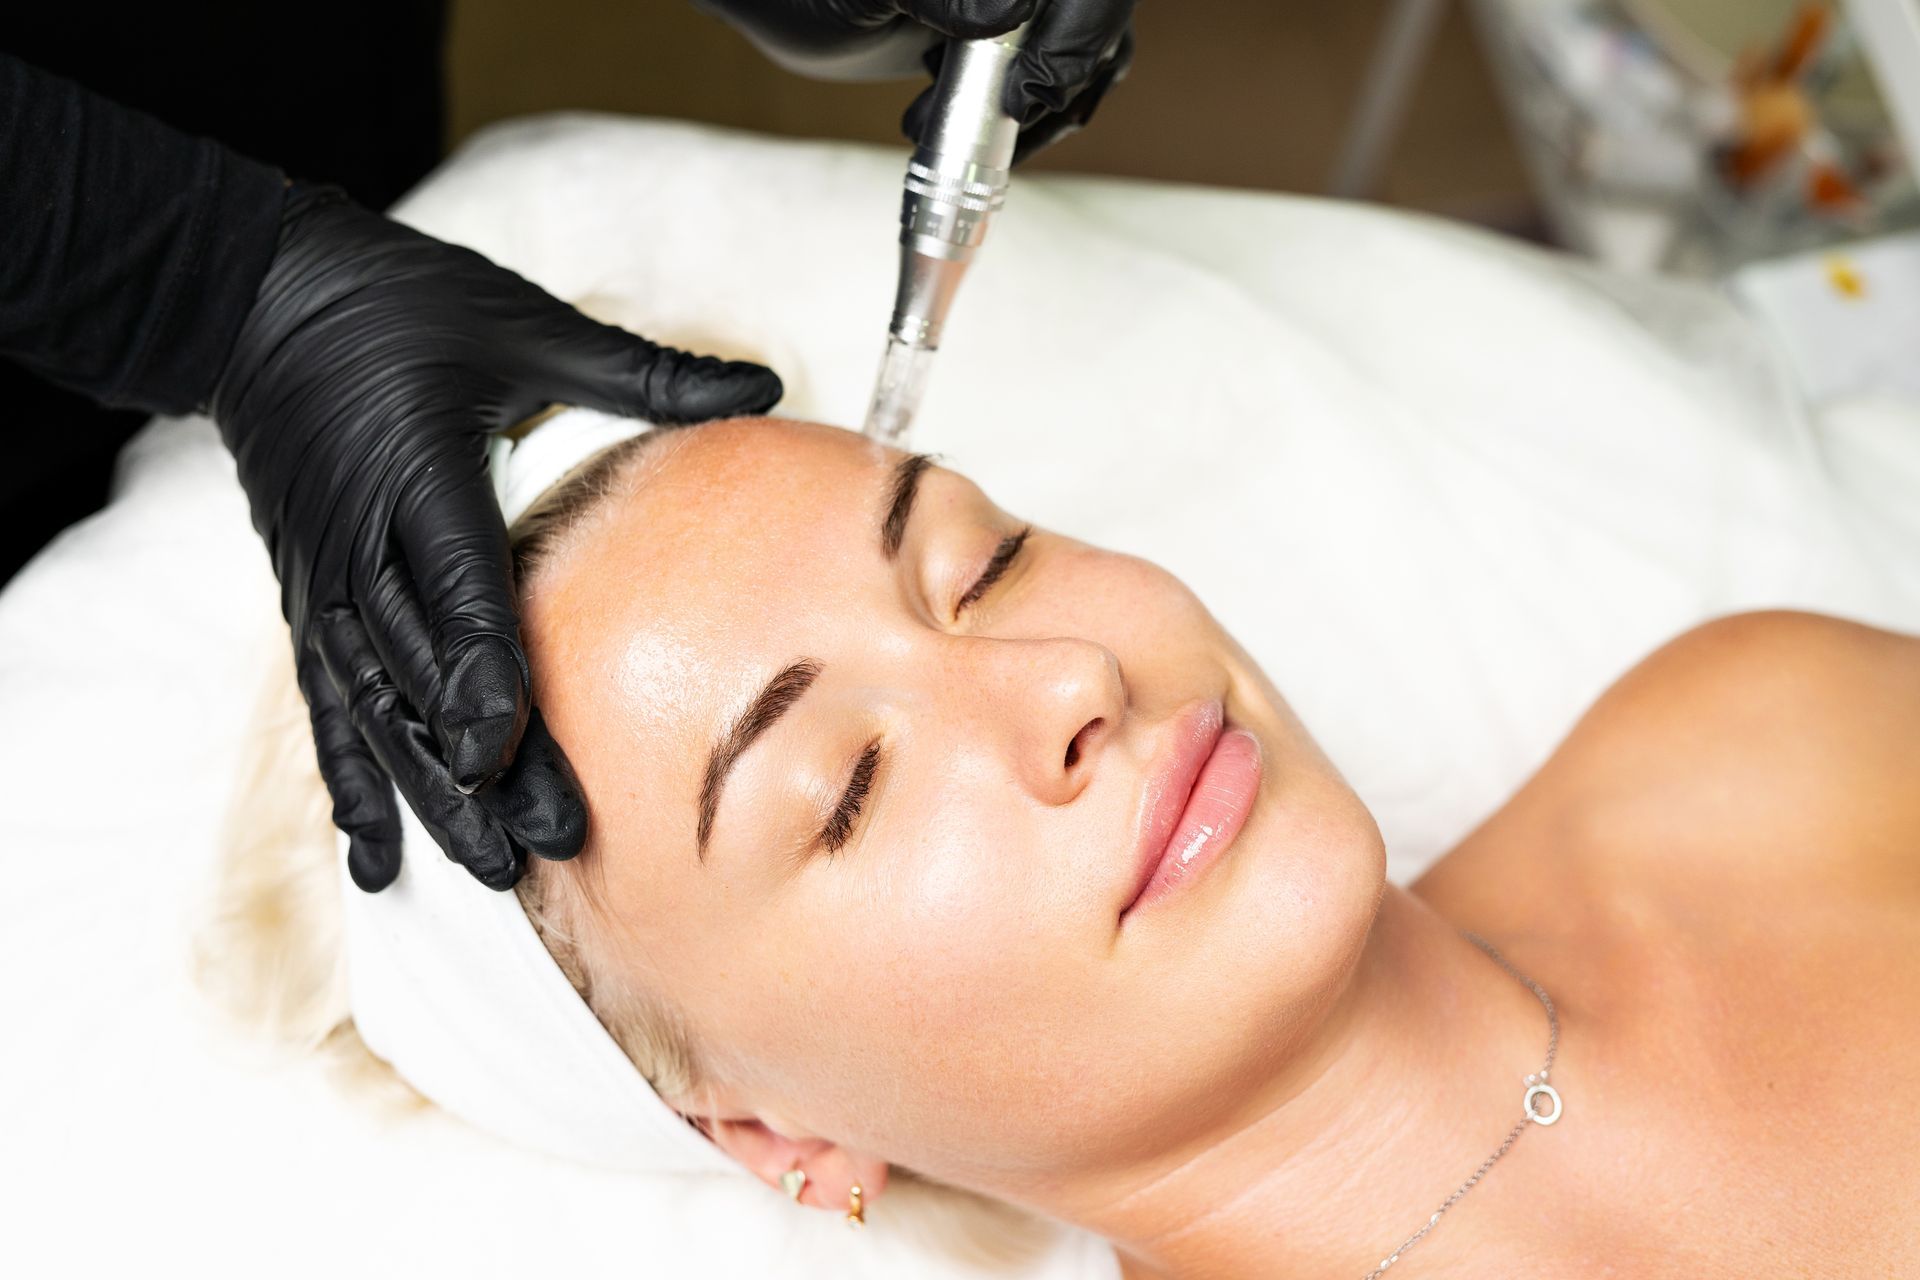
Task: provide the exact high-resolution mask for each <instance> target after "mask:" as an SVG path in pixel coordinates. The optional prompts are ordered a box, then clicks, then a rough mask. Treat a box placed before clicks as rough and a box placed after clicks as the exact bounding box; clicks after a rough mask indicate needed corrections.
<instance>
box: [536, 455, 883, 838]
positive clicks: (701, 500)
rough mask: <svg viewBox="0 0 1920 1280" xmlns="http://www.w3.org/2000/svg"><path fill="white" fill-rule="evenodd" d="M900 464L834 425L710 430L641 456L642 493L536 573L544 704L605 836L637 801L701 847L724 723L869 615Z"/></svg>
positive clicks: (606, 512)
mask: <svg viewBox="0 0 1920 1280" xmlns="http://www.w3.org/2000/svg"><path fill="white" fill-rule="evenodd" d="M900 457H901V455H900V454H899V453H898V452H897V451H894V450H890V449H886V448H884V447H882V446H880V445H878V444H875V443H874V442H872V441H868V440H866V439H864V438H862V437H860V436H857V435H854V434H853V433H851V432H846V431H840V430H837V429H835V428H832V427H821V426H815V425H812V424H800V423H784V422H753V423H721V424H715V425H713V426H707V427H701V428H698V429H697V430H693V431H689V432H687V433H685V434H684V435H683V436H679V437H676V438H672V439H669V440H666V441H663V442H661V447H660V448H659V449H658V450H655V451H652V452H649V453H648V454H645V455H643V458H642V460H641V462H640V469H639V471H638V473H637V474H638V476H639V477H640V478H639V481H638V483H637V484H635V485H633V486H632V487H631V488H630V489H627V490H623V491H621V492H618V493H617V494H616V496H614V497H612V498H610V499H609V500H608V504H607V506H606V507H605V508H604V509H602V510H600V511H597V512H595V513H594V514H593V516H592V518H591V520H590V522H589V523H588V524H587V525H586V526H585V527H584V528H583V531H582V534H581V536H580V537H579V538H578V539H577V540H576V541H575V543H574V545H571V546H569V547H566V548H565V549H563V551H562V553H561V554H560V555H559V556H558V558H557V559H556V561H555V562H554V563H552V564H550V565H548V566H546V567H545V568H543V570H542V571H541V572H540V573H539V574H538V575H537V576H536V578H535V581H534V584H533V588H534V589H533V591H532V592H531V593H530V595H529V597H528V599H527V600H526V601H525V602H524V607H523V614H524V617H523V628H524V634H525V638H526V642H527V649H528V655H529V658H530V660H531V663H532V666H533V670H534V682H535V697H536V700H537V701H538V703H539V705H540V707H541V710H542V713H543V714H544V715H545V716H546V718H547V722H548V724H549V726H550V727H551V728H552V730H553V732H554V735H555V737H556V738H557V739H558V740H559V741H560V743H561V744H562V746H563V747H564V748H565V749H566V751H567V753H568V756H569V757H570V759H571V760H572V761H573V764H574V766H575V768H576V770H577V771H578V772H579V774H580V780H581V783H582V785H583V786H584V787H585V789H586V792H587V796H588V799H589V802H590V803H591V804H592V806H593V809H594V813H595V826H596V837H597V835H598V834H599V833H600V831H601V830H602V829H603V828H604V825H605V824H606V823H607V822H608V820H612V821H614V822H619V821H620V811H622V810H625V809H628V808H630V807H631V808H635V809H644V810H646V811H649V812H650V813H651V815H652V817H653V818H655V819H658V818H659V817H660V816H662V815H667V814H671V815H675V817H674V818H673V819H672V821H673V824H674V827H675V829H677V827H678V826H681V825H684V826H685V828H686V831H687V839H688V842H689V845H690V842H691V839H692V835H691V833H692V830H693V821H694V819H693V807H692V805H693V801H692V797H693V796H694V794H695V792H696V789H697V786H698V781H699V776H700V772H701V770H702V769H703V767H704V765H705V760H706V753H707V750H708V748H709V747H710V746H711V745H712V742H713V741H714V740H715V739H716V738H717V737H718V735H719V733H720V731H721V729H722V727H723V725H724V723H725V721H726V719H727V717H728V716H729V715H730V714H731V713H733V712H735V711H737V710H738V708H739V707H740V706H741V705H742V704H743V703H744V702H745V700H746V699H748V698H750V697H751V696H752V694H753V692H754V691H755V690H757V689H758V688H759V687H760V685H761V684H762V683H764V682H765V680H766V679H767V678H768V677H769V676H770V675H771V674H772V673H773V672H774V671H776V670H778V669H779V668H780V667H783V666H785V665H786V664H787V663H789V662H791V661H793V660H794V659H795V658H798V657H801V656H803V655H806V654H809V653H810V652H812V651H814V650H817V649H818V648H820V646H821V645H822V644H823V643H825V642H826V636H827V634H828V633H829V632H834V631H838V630H841V629H844V628H845V627H846V626H847V624H848V622H849V620H850V619H857V617H858V616H859V615H860V613H861V612H862V611H863V608H864V606H863V604H862V602H861V600H860V599H858V597H859V595H860V593H861V592H863V591H872V590H874V589H875V584H876V583H877V582H878V581H880V580H881V579H882V577H883V575H882V573H881V569H880V565H881V552H880V541H879V524H880V520H881V517H882V515H883V511H882V507H883V505H884V504H885V502H886V499H887V493H886V489H887V482H888V478H889V476H890V474H891V472H892V468H893V465H894V464H895V463H896V462H897V461H898V460H899V458H900ZM682 811H684V812H682ZM682 816H683V817H685V819H686V821H685V822H684V823H683V824H682V823H679V822H678V817H682Z"/></svg>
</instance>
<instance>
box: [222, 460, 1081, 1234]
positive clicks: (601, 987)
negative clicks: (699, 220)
mask: <svg viewBox="0 0 1920 1280" xmlns="http://www.w3.org/2000/svg"><path fill="white" fill-rule="evenodd" d="M668 434H671V433H667V432H658V431H656V432H653V433H650V434H649V435H645V436H639V437H635V438H634V439H631V440H626V441H622V442H620V443H617V444H614V445H610V446H608V447H606V448H604V449H602V450H600V451H599V452H598V453H595V454H594V455H592V456H591V457H589V458H588V459H587V460H586V461H584V462H582V463H581V464H580V465H579V466H577V467H575V468H574V469H573V470H572V471H570V472H568V474H567V475H566V476H564V477H562V478H561V480H560V481H559V482H557V483H556V484H555V485H554V486H553V487H552V488H551V489H549V490H547V491H546V492H545V493H543V494H542V495H541V496H540V497H539V498H538V499H536V500H535V502H534V503H533V505H532V506H531V507H530V508H529V509H528V510H527V512H526V513H525V514H524V515H523V516H522V517H521V518H520V519H518V520H517V521H515V522H514V525H513V528H512V529H511V530H509V542H510V543H511V545H512V548H513V559H514V569H515V576H516V579H517V581H518V584H519V588H520V591H521V593H522V595H523V596H524V595H525V594H526V593H527V592H528V591H529V589H530V588H531V586H532V585H533V584H534V582H535V581H536V580H537V578H538V577H539V574H540V571H541V569H542V567H543V566H545V565H548V564H552V563H555V562H556V561H558V560H560V559H562V558H564V557H565V555H566V554H567V551H568V550H569V548H571V547H572V546H574V545H576V544H577V542H578V540H579V539H580V538H581V537H583V536H587V535H588V534H590V532H591V530H592V529H593V527H594V524H595V517H596V515H597V514H598V513H600V512H601V511H603V510H604V509H606V507H607V506H608V503H609V500H610V499H613V498H615V497H617V496H619V495H621V494H624V493H627V492H631V490H632V489H633V488H634V487H635V486H637V485H639V484H641V483H644V476H645V474H646V473H647V470H648V469H647V468H644V467H640V466H638V465H635V464H636V463H637V461H638V459H640V458H641V457H642V456H644V455H645V454H646V453H647V451H648V444H649V442H650V441H652V440H654V439H657V438H659V437H661V436H663V435H668ZM276 649H277V651H278V652H281V653H283V654H285V653H286V649H287V646H286V645H285V643H284V641H282V642H281V643H279V644H278V645H277V646H276ZM242 758H243V759H244V760H245V761H246V765H245V767H244V769H243V772H242V775H241V777H240V778H239V779H238V786H237V789H236V792H235V801H234V804H233V807H232V809H231V811H230V813H229V817H228V821H227V824H226V829H225V831H224V833H223V836H222V841H221V853H220V858H219V869H218V873H217V877H216V883H215V886H214V893H213V896H212V900H211V903H210V906H209V909H208V911H207V913H206V917H205V919H204V920H203V921H202V923H201V925H200V927H199V929H198V930H197V933H196V937H195V946H194V969H195V976H196V978H197V980H198V983H199V985H200V987H201V989H202V991H204V992H205V993H206V994H207V995H208V996H209V997H210V998H211V999H212V1000H213V1001H214V1003H216V1004H217V1005H218V1006H220V1007H221V1008H222V1009H223V1010H224V1011H225V1012H226V1013H227V1014H228V1015H229V1016H231V1017H232V1018H233V1019H234V1020H235V1021H237V1022H238V1023H239V1024H241V1025H242V1026H243V1027H245V1028H246V1029H248V1030H249V1031H250V1032H252V1033H253V1034H255V1035H257V1036H259V1037H260V1038H262V1039H264V1040H265V1041H267V1042H268V1043H270V1044H272V1045H275V1046H277V1047H278V1048H280V1049H281V1050H283V1051H287V1052H291V1053H298V1054H312V1055H318V1056H320V1057H321V1058H323V1059H324V1060H325V1061H326V1063H327V1066H328V1069H329V1070H330V1072H331V1073H332V1074H333V1075H334V1078H335V1079H336V1081H338V1082H340V1083H341V1084H343V1085H344V1086H346V1087H348V1088H349V1089H351V1091H352V1092H354V1093H355V1094H356V1095H358V1096H361V1097H364V1098H366V1099H368V1100H369V1101H371V1102H373V1103H374V1104H375V1105H379V1106H382V1107H384V1108H387V1109H390V1110H396V1111H405V1110H412V1109H418V1108H422V1107H425V1106H426V1105H428V1104H427V1103H426V1101H425V1100H424V1099H422V1098H421V1097H420V1096H419V1095H418V1094H417V1093H415V1092H414V1091H413V1090H411V1089H409V1088H408V1087H407V1086H406V1085H405V1083H404V1082H402V1081H401V1080H400V1078H399V1076H398V1075H397V1074H396V1073H394V1072H393V1070H392V1069H391V1068H389V1067H388V1066H387V1065H386V1064H385V1063H384V1062H381V1061H380V1060H379V1059H378V1058H376V1057H375V1056H374V1055H373V1053H372V1052H371V1051H370V1050H369V1049H368V1048H367V1047H366V1045H365V1043H364V1042H363V1041H362V1040H361V1039H360V1036H359V1034H358V1032H356V1031H355V1029H354V1025H353V1016H352V1012H351V1010H350V1009H349V1007H348V1002H347V986H346V956H345V949H344V947H343V945H342V935H343V924H342V916H341V899H340V894H341V892H342V888H341V877H340V871H339V864H338V853H337V846H336V840H337V837H336V835H335V832H334V829H333V824H332V821H331V819H330V816H329V813H330V806H329V801H328V796H327V791H326V787H325V785H324V784H323V783H322V781H321V778H320V773H319V769H318V767H317V765H316V763H315V757H314V753H313V739H312V736H311V733H310V731H309V729H308V720H307V712H306V705H305V703H304V701H303V700H302V698H301V697H300V694H299V690H298V687H297V685H296V683H295V680H294V674H293V664H292V661H291V655H287V657H285V658H284V659H282V660H281V661H280V662H279V663H278V664H277V666H276V669H275V671H274V673H273V675H272V676H271V678H270V679H269V681H268V685H267V688H266V689H265V690H264V693H263V696H262V698H261V701H260V710H259V714H258V715H257V717H256V719H255V723H254V727H253V732H252V735H251V741H250V742H249V743H248V744H247V750H246V751H245V753H244V754H243V756H242ZM409 856H412V857H422V856H426V857H433V856H437V851H435V850H411V851H409ZM573 865H574V864H568V863H547V862H543V861H542V860H541V859H538V858H533V859H530V860H529V864H528V868H527V874H526V875H525V876H524V877H523V878H522V879H521V881H520V883H519V885H517V886H516V887H515V893H516V894H517V895H518V897H519V901H520V905H521V906H522V908H523V909H524V910H525V911H526V913H527V917H528V919H529V920H530V921H531V922H532V923H533V926H534V929H535V931H536V932H537V933H538V934H539V936H540V940H541V942H542V943H543V944H544V945H545V946H546V948H547V951H548V953H549V954H551V955H552V956H553V959H554V961H555V963H557V964H558V965H559V966H560V969H561V971H562V972H563V973H565V974H566V976H567V980H568V981H569V982H571V983H572V984H573V986H574V989H575V990H577V991H578V992H579V993H580V996H581V998H582V999H583V1000H584V1001H585V1002H586V1003H587V1006H588V1008H590V1009H592V1010H593V1013H594V1016H595V1017H597V1018H598V1019H599V1020H600V1022H601V1024H602V1025H603V1026H605V1027H606V1028H607V1031H608V1033H609V1034H610V1035H612V1036H613V1038H614V1040H615V1042H617V1043H618V1044H619V1045H620V1047H621V1049H622V1050H624V1051H625V1052H626V1054H627V1056H628V1057H629V1058H630V1059H632V1061H633V1064H634V1066H635V1068H637V1069H638V1070H639V1072H640V1074H641V1075H642V1076H644V1077H645V1078H646V1079H647V1081H648V1083H650V1084H651V1085H652V1086H653V1087H654V1089H655V1091H656V1092H658V1093H659V1094H660V1095H661V1096H662V1097H663V1098H667V1099H669V1100H673V1099H687V1098H691V1097H693V1096H694V1095H695V1093H696V1092H697V1091H698V1089H699V1087H700V1084H701V1081H702V1075H703V1073H702V1069H701V1064H700V1061H699V1059H698V1057H697V1055H696V1053H695V1052H694V1048H693V1046H692V1045H691V1044H690V1042H689V1040H688V1038H687V1036H686V1034H685V1031H684V1027H683V1026H682V1024H681V1022H680V1020H679V1019H678V1018H676V1017H674V1016H673V1014H672V1012H671V1010H670V1009H668V1008H667V1007H666V1006H665V1005H664V1004H663V1003H662V1002H660V1001H658V1000H657V999H655V998H653V997H651V996H649V995H648V994H647V993H644V992H640V991H636V990H634V989H632V987H631V985H630V984H628V983H625V982H622V981H620V980H619V979H618V978H617V977H616V976H613V975H609V974H606V973H603V972H600V971H598V970H597V969H596V967H595V966H594V965H593V964H592V963H591V957H592V956H594V955H595V954H598V953H599V952H598V949H597V947H596V936H595V935H596V926H595V912H594V911H593V910H592V909H591V900H590V896H589V894H590V890H589V889H588V887H587V886H586V885H585V884H584V881H585V877H584V876H581V875H578V874H571V873H569V870H568V868H570V867H572V866H573ZM886 1203H887V1206H888V1212H887V1214H886V1215H885V1216H886V1219H887V1220H888V1221H889V1222H891V1223H892V1224H894V1225H897V1226H900V1227H903V1228H904V1229H905V1230H906V1232H907V1234H909V1235H911V1236H913V1237H915V1238H916V1239H917V1240H918V1242H919V1243H921V1244H922V1245H923V1246H925V1247H928V1248H932V1249H936V1250H939V1251H941V1252H943V1253H945V1254H947V1255H948V1256H950V1257H953V1258H955V1259H956V1260H959V1261H964V1262H968V1263H972V1264H974V1265H977V1266H983V1267H1003V1266H1009V1265H1018V1264H1021V1263H1024V1262H1026V1261H1028V1260H1030V1259H1031V1258H1032V1257H1033V1256H1034V1255H1035V1253H1036V1252H1037V1251H1038V1250H1039V1249H1040V1248H1041V1247H1043V1246H1044V1244H1045V1243H1046V1240H1047V1237H1048V1235H1049V1233H1050V1229H1049V1228H1048V1227H1047V1226H1046V1225H1045V1224H1044V1223H1043V1222H1042V1221H1041V1220H1039V1219H1036V1218H1034V1217H1032V1216H1031V1215H1029V1214H1027V1213H1025V1212H1023V1211H1021V1210H1019V1209H1016V1208H1014V1207H1012V1206H1010V1205H1006V1204H1003V1203H1001V1202H999V1201H996V1200H991V1199H988V1198H986V1197H982V1196H978V1195H975V1194H973V1193H971V1192H964V1191H959V1190H956V1189H953V1188H949V1187H945V1186H942V1185H940V1184H938V1183H936V1182H933V1181H932V1180H930V1179H924V1178H919V1177H916V1176H914V1175H913V1174H911V1173H909V1172H908V1171H905V1170H898V1171H896V1172H895V1174H894V1175H893V1177H892V1178H891V1179H890V1185H889V1189H888V1193H887V1196H886Z"/></svg>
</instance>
